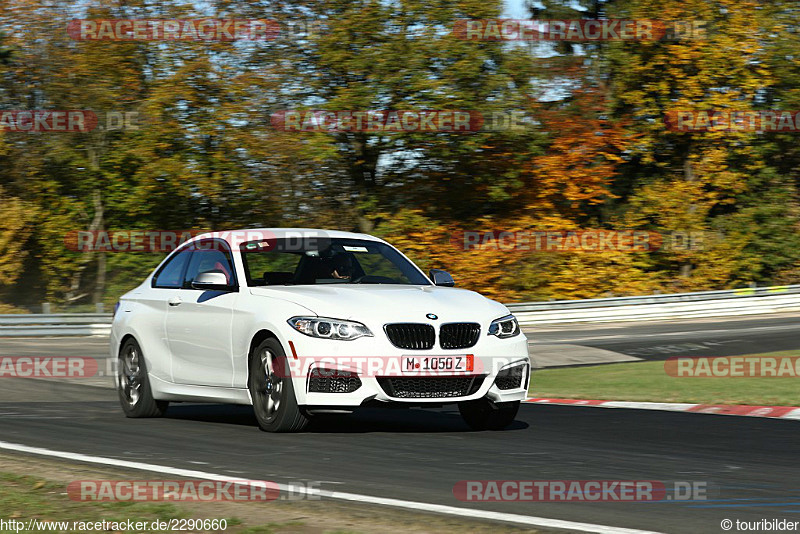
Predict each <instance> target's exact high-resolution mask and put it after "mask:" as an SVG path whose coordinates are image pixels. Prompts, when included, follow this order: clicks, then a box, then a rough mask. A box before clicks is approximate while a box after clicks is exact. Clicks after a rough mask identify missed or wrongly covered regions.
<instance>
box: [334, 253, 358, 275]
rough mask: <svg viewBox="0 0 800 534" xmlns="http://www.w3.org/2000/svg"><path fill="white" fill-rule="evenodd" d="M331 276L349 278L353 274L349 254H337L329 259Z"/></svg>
mask: <svg viewBox="0 0 800 534" xmlns="http://www.w3.org/2000/svg"><path fill="white" fill-rule="evenodd" d="M331 264H332V271H331V278H337V279H339V280H349V279H350V278H351V277H352V276H353V259H352V258H351V257H350V255H349V254H337V255H336V256H334V257H333V258H332V260H331Z"/></svg>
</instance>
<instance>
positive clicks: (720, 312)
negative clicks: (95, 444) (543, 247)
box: [0, 285, 800, 337]
mask: <svg viewBox="0 0 800 534" xmlns="http://www.w3.org/2000/svg"><path fill="white" fill-rule="evenodd" d="M507 306H508V308H509V309H510V310H511V313H513V314H514V315H515V316H516V317H517V319H519V322H520V324H521V325H523V326H533V325H542V324H558V323H577V322H609V321H646V320H657V319H687V318H696V317H725V316H733V315H752V314H760V313H776V312H783V311H800V285H792V286H776V287H759V288H746V289H732V290H726V291H703V292H698V293H673V294H666V295H647V296H639V297H614V298H606V299H586V300H553V301H549V302H522V303H516V304H508V305H507ZM110 330H111V314H107V313H54V314H34V315H17V314H8V315H0V337H41V336H107V335H108V334H109V332H110Z"/></svg>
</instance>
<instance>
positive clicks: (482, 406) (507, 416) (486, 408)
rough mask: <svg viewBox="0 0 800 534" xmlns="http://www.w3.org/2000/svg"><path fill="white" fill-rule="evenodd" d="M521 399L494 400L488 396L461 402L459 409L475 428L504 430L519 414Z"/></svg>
mask: <svg viewBox="0 0 800 534" xmlns="http://www.w3.org/2000/svg"><path fill="white" fill-rule="evenodd" d="M519 404H520V401H514V402H492V401H490V400H489V399H487V398H486V397H484V398H482V399H477V400H473V401H466V402H459V403H458V411H459V412H461V417H463V418H464V422H465V423H467V425H469V427H470V428H472V429H473V430H503V429H504V428H506V427H507V426H509V425H510V424H511V423H513V422H514V418H515V417H516V416H517V411H518V410H519Z"/></svg>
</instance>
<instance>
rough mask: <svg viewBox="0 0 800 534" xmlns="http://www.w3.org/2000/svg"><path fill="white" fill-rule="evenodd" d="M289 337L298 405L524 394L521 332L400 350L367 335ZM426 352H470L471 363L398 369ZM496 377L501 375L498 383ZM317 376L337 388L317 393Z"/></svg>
mask: <svg viewBox="0 0 800 534" xmlns="http://www.w3.org/2000/svg"><path fill="white" fill-rule="evenodd" d="M487 338H488V339H487ZM291 341H292V345H290V347H291V348H292V350H291V351H287V358H288V360H289V370H290V373H291V376H292V385H293V386H294V390H295V394H296V396H297V400H298V404H300V405H303V406H308V407H311V406H313V407H320V408H324V407H331V408H334V407H335V408H340V407H341V408H347V407H357V406H361V405H364V404H366V403H371V402H378V403H397V404H407V405H426V404H436V405H440V404H447V403H456V402H462V401H469V400H475V399H479V398H483V397H487V398H489V399H490V400H492V401H494V402H513V401H521V400H525V398H526V397H527V392H528V384H529V381H530V372H531V366H530V359H529V357H528V344H527V339H526V338H525V336H524V335H522V334H520V335H517V336H515V337H513V338H508V339H497V338H495V337H489V336H486V337H485V338H484V339H481V340H480V341H479V342H478V343H477V344H476V345H475V346H474V347H470V348H466V349H459V350H442V349H436V348H434V349H431V350H404V349H398V348H395V347H391V346H386V344H380V346H377V347H376V345H378V344H376V343H372V342H371V340H370V339H364V340H356V341H354V342H334V343H331V342H330V341H324V340H317V339H314V338H309V337H306V336H304V337H303V338H300V339H298V338H297V337H296V336H293V339H292V340H291ZM359 341H361V342H360V343H359ZM426 356H427V357H432V358H436V357H448V356H457V357H464V358H466V357H467V356H471V359H472V362H473V365H472V369H471V370H469V371H464V372H449V371H440V372H435V371H430V372H426V373H419V374H417V373H413V372H411V373H409V372H405V371H403V370H402V367H401V363H402V361H403V359H404V358H408V357H426ZM512 368H514V370H515V371H517V372H519V375H518V376H519V378H518V380H517V378H516V375H514V376H511V377H509V376H507V375H508V370H509V369H512ZM504 371H505V372H504ZM498 376H501V377H503V376H504V378H501V380H500V381H499V383H498ZM320 377H322V378H327V379H329V380H337V381H338V382H337V383H336V387H335V388H334V389H337V390H340V391H342V392H338V393H329V392H321V391H319V390H320V389H325V388H320V382H319V380H318V379H319V378H320ZM315 378H316V379H317V380H314V379H315ZM356 378H357V380H354V379H356ZM328 384H330V383H328ZM517 384H518V386H517V387H513V386H515V385H517ZM356 386H357V387H356ZM315 390H317V391H315Z"/></svg>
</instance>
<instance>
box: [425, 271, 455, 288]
mask: <svg viewBox="0 0 800 534" xmlns="http://www.w3.org/2000/svg"><path fill="white" fill-rule="evenodd" d="M428 276H430V278H431V280H433V285H435V286H442V287H453V286H454V285H456V283H455V281H454V280H453V277H452V276H450V273H448V272H447V271H443V270H441V269H431V270H430V271H429V272H428Z"/></svg>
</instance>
